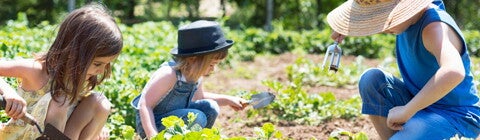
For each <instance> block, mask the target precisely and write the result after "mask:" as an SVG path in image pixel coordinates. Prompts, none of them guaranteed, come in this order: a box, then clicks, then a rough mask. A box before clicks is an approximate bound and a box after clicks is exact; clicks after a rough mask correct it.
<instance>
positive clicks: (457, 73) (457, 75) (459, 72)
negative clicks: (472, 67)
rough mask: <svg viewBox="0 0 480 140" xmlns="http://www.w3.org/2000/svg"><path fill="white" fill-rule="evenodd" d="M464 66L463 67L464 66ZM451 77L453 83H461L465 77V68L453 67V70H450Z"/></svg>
mask: <svg viewBox="0 0 480 140" xmlns="http://www.w3.org/2000/svg"><path fill="white" fill-rule="evenodd" d="M462 68H463V67H462ZM447 75H449V77H451V78H450V79H452V81H451V82H452V83H458V84H459V83H460V82H462V81H463V79H465V70H464V69H458V68H455V69H452V70H451V71H449V72H448V74H447Z"/></svg>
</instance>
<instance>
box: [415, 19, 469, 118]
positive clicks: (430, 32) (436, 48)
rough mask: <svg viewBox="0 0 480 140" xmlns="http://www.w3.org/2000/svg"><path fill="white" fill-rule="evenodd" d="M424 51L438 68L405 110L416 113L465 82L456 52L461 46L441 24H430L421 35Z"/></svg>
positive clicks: (451, 30)
mask: <svg viewBox="0 0 480 140" xmlns="http://www.w3.org/2000/svg"><path fill="white" fill-rule="evenodd" d="M422 37H423V40H424V45H425V48H427V50H428V51H430V53H432V54H433V55H434V56H435V58H436V59H437V62H438V64H439V65H440V68H439V69H438V71H437V72H436V73H435V75H433V77H432V78H431V79H430V80H429V81H428V82H427V84H426V85H425V86H424V87H423V88H422V89H421V90H420V92H419V93H418V94H417V96H415V97H414V98H413V99H412V100H411V101H410V102H409V103H408V104H407V105H406V106H407V108H408V109H410V110H411V111H412V112H417V111H418V110H421V109H423V108H426V107H427V106H429V105H431V104H433V103H435V102H436V101H438V100H440V99H441V98H442V97H444V96H445V95H446V94H447V93H448V92H450V91H451V90H452V89H453V88H455V87H456V86H457V85H458V84H460V82H462V80H463V79H464V78H465V69H464V66H463V62H462V58H461V56H460V52H461V51H462V50H461V49H462V45H461V42H460V39H459V37H458V36H457V35H456V33H455V32H454V30H453V29H452V28H450V27H449V26H448V25H446V24H445V23H441V22H434V23H431V24H429V25H428V26H427V27H426V28H425V29H424V31H423V35H422Z"/></svg>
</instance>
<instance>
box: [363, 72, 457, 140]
mask: <svg viewBox="0 0 480 140" xmlns="http://www.w3.org/2000/svg"><path fill="white" fill-rule="evenodd" d="M359 91H360V95H361V97H362V101H363V104H362V113H363V114H368V115H377V116H383V117H387V115H388V111H389V110H390V109H392V108H393V107H395V106H403V105H405V104H407V103H408V102H409V101H410V100H411V99H412V98H413V94H411V93H410V92H409V91H408V90H407V88H406V87H405V85H404V84H403V81H402V80H400V79H398V78H396V77H394V76H393V75H391V74H390V73H386V72H384V71H382V70H380V69H375V68H373V69H368V70H367V71H365V72H364V73H363V74H362V76H361V78H360V81H359ZM455 134H459V132H458V130H457V129H455V126H453V125H452V124H450V122H449V121H448V120H447V119H446V118H445V117H443V116H441V115H439V114H437V113H434V112H432V111H430V110H429V109H424V110H421V111H418V112H417V113H416V114H415V115H414V116H413V117H412V118H411V119H410V120H408V121H407V122H406V123H405V124H404V125H403V129H402V130H400V131H398V132H396V133H395V134H394V135H393V136H392V137H391V138H390V139H394V140H397V139H401V140H404V139H409V140H417V139H449V138H450V137H452V136H455Z"/></svg>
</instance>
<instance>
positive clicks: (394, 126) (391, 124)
mask: <svg viewBox="0 0 480 140" xmlns="http://www.w3.org/2000/svg"><path fill="white" fill-rule="evenodd" d="M387 126H388V128H390V129H392V130H402V128H403V123H396V122H393V121H392V120H390V119H388V118H387Z"/></svg>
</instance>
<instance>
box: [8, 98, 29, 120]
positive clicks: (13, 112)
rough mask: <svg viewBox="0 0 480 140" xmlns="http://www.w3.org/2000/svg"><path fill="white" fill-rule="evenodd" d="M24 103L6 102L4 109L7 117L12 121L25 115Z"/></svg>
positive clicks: (16, 101) (17, 101)
mask: <svg viewBox="0 0 480 140" xmlns="http://www.w3.org/2000/svg"><path fill="white" fill-rule="evenodd" d="M25 106H26V103H25V102H24V101H22V100H20V101H19V100H15V99H13V100H8V101H7V104H6V107H5V112H6V113H7V115H8V116H10V117H11V118H13V119H19V118H21V117H23V116H24V115H25V112H26V107H25Z"/></svg>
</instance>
